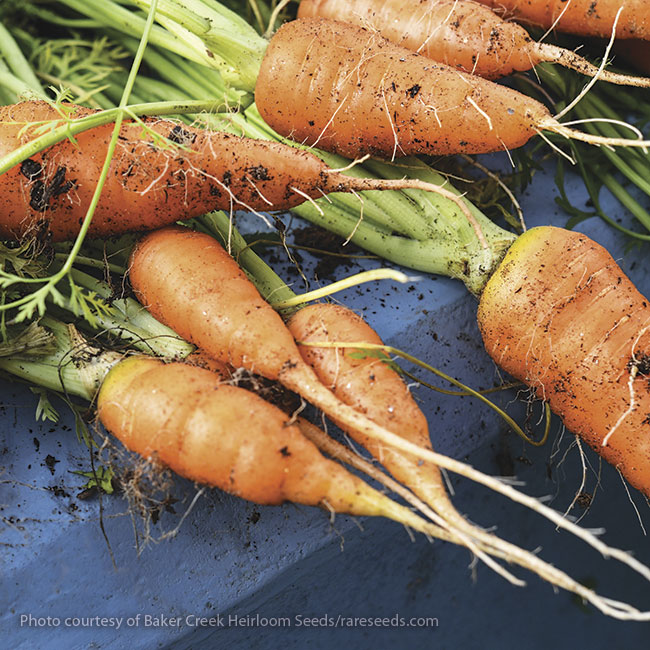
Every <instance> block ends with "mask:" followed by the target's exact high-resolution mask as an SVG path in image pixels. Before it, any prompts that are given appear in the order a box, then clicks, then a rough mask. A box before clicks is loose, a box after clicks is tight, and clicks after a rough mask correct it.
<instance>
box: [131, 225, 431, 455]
mask: <svg viewBox="0 0 650 650" xmlns="http://www.w3.org/2000/svg"><path fill="white" fill-rule="evenodd" d="M129 278H130V281H131V285H132V287H133V289H134V291H135V293H136V295H137V297H138V298H139V300H140V302H142V304H143V305H145V307H147V309H148V310H149V311H150V312H151V313H152V314H153V315H154V316H155V317H156V318H158V319H159V320H160V321H162V322H163V323H165V324H166V325H168V326H169V327H171V328H172V329H173V330H174V331H176V332H177V333H178V334H179V335H180V336H182V337H183V338H185V339H187V340H188V341H190V342H192V343H194V344H196V345H197V346H198V347H199V348H202V349H203V350H205V352H207V353H208V354H210V355H211V356H213V357H215V358H216V359H217V360H219V361H221V362H223V363H227V364H229V365H232V366H234V367H235V368H247V369H249V370H252V371H253V372H255V373H257V374H259V375H262V376H263V377H266V378H267V379H273V380H276V381H279V382H280V383H281V384H282V385H284V386H285V387H286V388H289V389H290V390H292V391H294V392H296V393H298V394H299V395H301V396H302V397H304V398H305V399H306V400H308V401H310V402H311V403H312V404H314V405H315V406H317V407H318V408H320V409H321V410H322V411H324V412H325V413H327V414H328V415H330V416H331V417H333V418H334V419H336V420H337V421H339V422H341V423H343V424H344V425H345V426H348V427H350V428H351V429H356V430H359V431H360V432H361V433H364V434H366V435H368V436H371V437H375V438H378V439H380V440H382V441H383V442H384V443H386V444H394V445H396V446H398V447H402V448H406V449H408V450H409V451H411V452H412V451H413V450H414V449H419V448H418V447H417V446H415V445H413V444H409V442H408V441H405V440H403V439H402V438H400V437H399V436H397V435H395V434H394V433H392V432H390V431H388V430H387V429H386V428H385V427H382V426H380V425H378V424H376V423H375V422H373V421H372V420H370V419H369V418H367V417H366V416H364V415H362V414H360V413H359V412H357V411H355V410H354V409H353V408H351V407H349V406H347V405H346V404H343V403H342V402H341V401H340V400H339V399H337V398H336V397H335V396H334V395H333V394H332V393H331V392H330V391H329V390H328V389H327V388H325V387H324V386H323V385H322V383H321V382H320V381H319V379H318V377H317V376H316V374H315V373H314V371H313V370H312V369H311V368H310V367H309V366H308V365H307V364H306V363H305V362H304V360H303V359H302V357H301V355H300V352H299V351H298V348H297V346H296V343H295V341H294V339H293V337H292V336H291V333H290V332H289V330H288V329H287V328H286V326H285V325H284V323H283V321H282V319H281V318H280V316H279V315H278V314H277V313H276V312H275V311H274V310H273V309H272V308H271V307H270V305H269V304H268V303H267V302H266V301H265V300H264V299H263V298H262V296H260V294H259V292H258V291H257V289H256V288H255V286H254V285H253V284H252V283H251V282H250V280H249V279H248V278H247V277H246V275H245V274H244V272H243V271H242V270H241V269H240V268H239V266H238V265H237V263H236V262H235V261H234V260H233V259H232V257H231V256H230V255H228V253H227V252H226V251H225V250H224V249H223V248H222V247H221V245H220V244H219V243H218V242H217V241H216V240H214V239H213V238H212V237H210V236H209V235H205V234H202V233H198V232H194V231H192V230H190V229H188V228H181V227H168V228H163V229H161V230H157V231H154V232H152V233H149V234H148V235H145V236H144V237H143V238H142V239H141V240H140V242H138V244H137V245H136V247H135V249H134V251H133V253H132V255H131V260H130V264H129Z"/></svg>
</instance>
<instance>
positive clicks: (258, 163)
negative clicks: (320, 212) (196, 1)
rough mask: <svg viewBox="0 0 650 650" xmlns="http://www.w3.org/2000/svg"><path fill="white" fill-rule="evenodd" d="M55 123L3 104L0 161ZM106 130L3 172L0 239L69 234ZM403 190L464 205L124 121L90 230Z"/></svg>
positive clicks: (37, 105)
mask: <svg viewBox="0 0 650 650" xmlns="http://www.w3.org/2000/svg"><path fill="white" fill-rule="evenodd" d="M66 110H67V111H70V113H71V114H70V115H69V116H68V118H69V119H70V118H82V117H84V116H88V115H92V114H93V113H94V112H93V111H91V110H90V109H85V108H82V107H77V106H73V105H68V106H67V107H66ZM54 120H59V121H61V114H60V113H59V112H58V111H57V110H56V109H55V108H54V107H52V106H51V105H49V104H48V103H46V102H43V101H32V102H22V103H20V104H15V105H11V106H6V107H2V108H0V157H1V156H3V155H5V154H7V153H9V152H11V151H13V150H14V149H16V147H17V146H19V145H20V144H23V143H24V142H26V141H28V140H29V139H30V137H31V136H30V129H28V128H27V127H28V126H29V125H34V124H40V123H42V122H49V121H54ZM112 128H113V127H112V126H111V125H110V124H107V125H104V126H99V127H97V128H93V129H90V130H89V131H86V132H82V133H80V134H79V135H77V136H76V137H75V139H74V141H73V140H72V139H66V140H63V141H61V142H59V143H57V144H55V145H54V146H52V147H50V148H48V149H46V150H44V151H42V152H40V153H39V154H37V155H33V156H32V157H30V158H27V159H26V160H24V161H23V162H22V163H21V164H20V165H16V166H14V167H13V168H12V169H10V170H9V171H7V172H6V173H5V174H3V175H1V176H0V215H2V218H1V219H0V236H1V237H3V238H21V237H23V236H25V235H38V234H40V235H41V236H45V235H48V236H50V237H51V239H52V240H54V241H60V240H66V239H72V238H74V236H75V235H76V234H77V232H78V231H79V226H80V223H81V221H82V219H83V218H84V216H85V214H86V211H87V209H88V206H89V204H90V202H91V198H92V195H93V193H94V191H95V186H96V183H97V179H98V178H99V175H100V169H101V166H102V164H103V160H104V155H105V152H106V148H107V146H108V142H109V139H110V135H111V130H112ZM404 187H419V188H421V189H427V190H431V191H433V192H436V193H439V194H442V195H443V196H445V197H447V198H450V199H451V200H453V201H454V202H456V203H457V204H459V205H461V206H462V207H464V204H462V202H461V201H460V200H459V199H458V197H456V196H455V195H453V194H452V193H451V192H450V191H448V190H445V189H442V188H438V187H436V186H434V185H429V184H426V183H422V182H421V181H417V180H408V179H405V180H403V181H402V180H382V179H372V178H354V177H350V176H346V175H344V174H343V173H340V172H337V171H334V170H331V169H329V168H328V167H327V165H325V164H324V163H323V162H322V161H321V160H320V159H319V158H317V157H316V156H314V155H313V154H311V153H310V152H308V151H301V150H298V149H295V148H293V147H290V146H288V145H284V144H281V143H279V142H270V141H266V140H254V139H250V138H242V137H238V136H235V135H232V134H228V133H223V132H220V131H209V130H205V129H200V128H194V127H191V126H187V125H184V124H183V125H181V124H179V123H176V122H173V121H170V120H164V119H149V120H147V121H146V122H145V123H144V124H137V123H126V124H124V125H123V127H122V129H121V135H120V141H119V146H118V152H117V153H116V155H115V157H114V158H113V160H112V162H111V168H110V172H109V177H108V180H107V181H106V184H105V186H104V193H103V196H102V201H101V202H100V203H99V205H98V206H97V208H96V210H95V213H94V216H93V220H92V222H91V225H90V230H89V234H90V236H93V237H107V236H111V235H114V234H120V233H123V232H129V231H138V230H152V229H155V228H159V227H161V226H164V225H168V224H171V223H175V222H176V221H179V220H183V219H188V218H190V217H195V216H198V215H201V214H204V213H206V212H209V211H211V210H214V209H226V210H232V209H240V208H243V209H246V210H249V211H250V210H253V211H256V210H285V209H288V208H290V207H293V206H296V205H298V204H300V203H303V202H304V201H305V200H306V199H313V198H318V197H321V196H323V194H327V193H329V192H354V191H357V190H368V189H396V188H397V189H399V188H404ZM464 210H465V211H466V212H467V214H468V216H469V217H471V215H469V212H468V210H467V208H466V207H465V208H464Z"/></svg>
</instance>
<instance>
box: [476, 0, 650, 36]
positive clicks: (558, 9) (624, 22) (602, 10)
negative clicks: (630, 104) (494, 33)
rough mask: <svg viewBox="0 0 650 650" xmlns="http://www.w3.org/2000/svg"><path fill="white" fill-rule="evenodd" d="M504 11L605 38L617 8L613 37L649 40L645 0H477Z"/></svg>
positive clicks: (540, 23) (543, 24) (649, 22)
mask: <svg viewBox="0 0 650 650" xmlns="http://www.w3.org/2000/svg"><path fill="white" fill-rule="evenodd" d="M477 1H478V2H480V3H481V4H484V5H488V6H489V7H494V8H495V9H500V10H505V11H506V12H508V15H511V16H514V18H516V19H517V20H521V21H522V22H526V23H530V24H531V25H536V26H538V27H543V28H544V29H549V28H551V27H553V28H557V29H558V30H559V31H563V32H569V33H572V34H581V35H583V36H602V37H608V36H610V35H611V33H612V29H613V26H614V21H615V20H616V15H617V13H618V11H619V10H621V14H620V17H619V20H618V25H617V29H616V36H617V38H641V39H646V40H647V39H650V13H648V3H647V2H646V0H625V1H624V2H623V1H620V2H617V1H616V0H477Z"/></svg>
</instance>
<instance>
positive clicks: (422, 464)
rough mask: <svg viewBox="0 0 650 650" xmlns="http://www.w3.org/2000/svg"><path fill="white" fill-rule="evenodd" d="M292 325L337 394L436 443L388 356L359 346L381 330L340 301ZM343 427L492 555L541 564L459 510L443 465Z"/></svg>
mask: <svg viewBox="0 0 650 650" xmlns="http://www.w3.org/2000/svg"><path fill="white" fill-rule="evenodd" d="M287 327H288V328H289V331H290V332H291V333H292V334H293V336H294V337H295V339H296V341H297V342H298V343H299V344H301V345H299V349H300V353H301V354H302V356H303V358H304V360H305V361H306V362H307V363H308V364H309V365H310V366H311V367H312V368H313V369H314V371H315V372H316V374H317V375H318V378H319V379H320V380H321V381H322V382H323V384H325V385H326V386H328V387H329V388H331V390H332V391H333V392H334V394H335V395H336V396H337V397H339V398H340V399H341V400H342V401H343V402H345V403H346V404H349V405H350V406H352V407H353V408H355V409H356V410H358V411H359V412H361V413H364V414H366V415H368V417H370V418H371V419H373V420H374V421H375V422H377V423H378V424H381V425H382V426H384V427H386V428H387V429H390V430H391V431H394V432H395V433H397V434H398V435H400V436H403V437H404V438H405V439H406V440H409V441H410V442H412V443H414V444H415V445H417V446H419V447H422V448H424V449H429V450H430V449H432V447H431V440H430V437H429V428H428V424H427V421H426V418H425V416H424V414H423V413H422V411H421V409H420V408H419V407H418V405H417V404H416V402H415V400H414V399H413V396H412V395H411V393H410V391H409V390H408V388H407V386H406V385H405V384H404V382H403V381H402V378H401V377H400V376H399V375H398V373H397V372H396V371H395V370H394V369H393V368H392V367H391V366H390V365H389V364H388V363H386V361H387V359H382V358H378V357H376V356H373V355H369V354H367V353H364V351H363V349H359V348H357V347H355V344H357V345H360V344H365V343H370V344H378V345H382V340H381V338H380V337H379V335H378V334H377V333H376V332H375V331H374V330H373V329H372V327H370V325H368V323H366V322H365V321H364V319H363V318H361V317H360V316H358V315H357V314H355V313H354V312H353V311H351V310H349V309H347V308H346V307H343V306H341V305H335V304H332V303H316V304H312V305H309V306H307V307H303V308H302V309H300V310H299V311H298V312H297V313H295V314H294V315H293V316H292V317H291V318H290V320H289V321H288V323H287ZM323 342H325V343H327V342H335V343H337V344H341V343H350V347H349V348H345V347H337V348H327V347H321V346H319V344H322V343H323ZM342 428H343V430H344V431H346V432H347V433H348V434H349V435H350V436H351V437H352V438H353V439H354V440H355V441H357V442H358V443H359V444H361V445H363V446H364V447H365V448H366V449H368V451H370V453H371V454H372V455H373V456H374V458H376V459H377V460H378V461H379V462H380V463H381V464H382V465H383V466H384V467H385V468H386V469H387V470H388V471H389V472H390V473H391V474H392V475H393V476H394V477H395V478H396V479H397V480H398V481H399V482H400V483H402V484H403V485H405V486H406V487H407V488H409V489H410V490H411V491H412V492H413V493H414V494H415V495H417V496H418V497H419V498H420V499H422V501H424V502H425V503H426V504H428V505H429V506H431V508H433V510H434V511H435V512H436V513H437V514H438V515H439V517H440V518H441V519H442V522H443V523H442V525H444V526H446V527H448V528H449V529H450V530H451V531H453V532H454V533H456V534H461V535H467V536H469V537H470V539H472V540H475V541H476V542H478V543H480V544H481V545H485V546H482V548H487V549H490V551H489V552H490V553H491V554H493V555H497V556H499V554H500V553H504V554H505V555H506V556H507V557H509V559H510V561H513V562H517V563H519V564H522V565H523V566H526V567H527V568H529V569H533V570H536V569H534V568H533V567H534V566H535V564H536V562H535V558H533V557H532V556H531V554H529V553H527V552H526V551H523V550H522V549H520V548H518V547H516V546H514V545H512V544H510V543H508V542H506V541H504V540H503V539H500V538H499V537H497V536H496V535H492V534H490V533H487V532H485V531H484V530H482V529H480V528H478V527H477V526H475V525H473V524H471V523H469V522H468V521H467V520H466V519H465V518H464V517H463V516H462V515H461V514H460V513H459V512H458V511H457V510H456V508H455V507H454V506H453V504H452V503H451V501H450V499H449V496H448V494H447V490H446V488H445V484H444V481H443V478H442V475H441V472H440V469H439V467H438V465H436V464H435V463H433V462H431V461H429V460H424V459H423V458H420V457H417V456H415V455H412V454H405V453H404V452H403V451H401V450H398V449H395V448H391V447H387V446H386V445H381V444H379V443H378V442H377V440H375V439H372V438H369V437H368V436H364V435H363V434H359V433H358V432H357V431H355V430H353V429H350V428H349V427H346V426H345V425H343V426H342ZM434 521H436V520H435V519H434ZM540 569H541V567H540ZM541 571H542V573H543V569H541Z"/></svg>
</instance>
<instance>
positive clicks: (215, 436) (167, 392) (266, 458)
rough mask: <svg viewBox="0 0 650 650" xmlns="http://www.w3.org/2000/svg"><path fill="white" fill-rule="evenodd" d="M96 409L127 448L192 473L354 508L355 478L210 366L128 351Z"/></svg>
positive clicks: (231, 488) (260, 491)
mask: <svg viewBox="0 0 650 650" xmlns="http://www.w3.org/2000/svg"><path fill="white" fill-rule="evenodd" d="M97 410H98V414H99V418H100V420H101V422H102V423H103V424H104V425H105V426H106V428H107V429H108V430H109V431H110V432H112V433H113V434H114V435H115V436H116V437H117V438H119V439H120V440H121V441H122V443H124V445H125V446H126V447H128V448H129V449H131V450H132V451H134V452H136V453H138V454H140V455H141V456H143V457H144V458H153V459H154V460H157V461H159V462H161V463H162V464H164V465H166V466H168V467H169V468H170V469H172V470H173V471H174V472H176V473H177V474H179V475H181V476H184V477H186V478H189V479H191V480H194V481H197V482H200V483H204V484H207V485H211V486H215V487H218V488H220V489H222V490H225V491H227V492H229V493H230V494H233V495H235V496H240V497H242V498H244V499H248V500H250V501H254V502H255V503H260V504H264V505H277V504H280V503H283V502H284V501H287V500H291V501H294V502H296V503H303V504H305V505H324V501H326V502H327V504H329V505H330V506H332V507H335V508H337V509H339V511H347V512H355V511H356V510H357V508H356V506H355V504H354V503H353V501H354V495H355V489H356V482H357V480H356V479H355V478H354V477H351V476H349V475H348V474H347V472H345V471H344V470H342V468H340V467H339V466H338V465H336V464H334V463H333V462H331V461H329V460H327V459H325V458H324V457H323V456H322V455H321V454H320V452H319V451H318V449H317V448H316V446H315V445H314V444H313V443H311V442H310V441H309V440H307V439H306V438H305V437H304V436H303V434H302V433H301V432H300V430H299V429H298V428H297V426H296V425H290V424H288V423H287V419H288V418H287V415H286V414H285V413H283V412H282V411H280V410H279V409H277V408H275V407H273V406H271V405H270V404H268V403H267V402H265V401H264V400H263V399H262V398H260V397H258V396H257V395H254V394H252V393H250V392H248V391H245V390H243V389H240V388H237V387H235V386H230V385H227V384H224V383H223V382H222V380H221V378H220V377H218V376H216V375H215V374H214V373H212V372H211V371H209V370H205V369H202V368H197V367H195V366H188V365H186V364H184V363H170V364H164V363H163V362H161V361H160V360H157V359H151V358H142V357H132V358H130V359H127V360H125V361H122V362H120V363H119V364H117V365H116V366H115V367H114V368H113V369H112V370H111V371H110V372H109V374H108V376H107V377H106V380H105V381H104V383H103V385H102V388H101V389H100V392H99V396H98V401H97ZM363 514H369V513H367V512H366V511H364V513H363ZM370 514H372V513H370Z"/></svg>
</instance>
